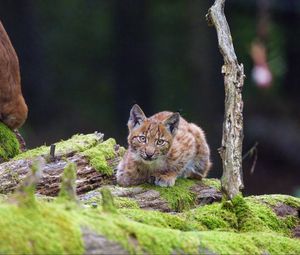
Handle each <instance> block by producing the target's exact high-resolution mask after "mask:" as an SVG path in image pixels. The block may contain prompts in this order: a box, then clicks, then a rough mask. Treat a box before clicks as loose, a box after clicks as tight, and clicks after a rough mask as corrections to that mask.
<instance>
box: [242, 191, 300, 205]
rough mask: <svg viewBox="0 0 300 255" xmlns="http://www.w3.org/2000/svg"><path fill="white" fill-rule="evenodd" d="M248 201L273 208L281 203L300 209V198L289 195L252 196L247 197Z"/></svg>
mask: <svg viewBox="0 0 300 255" xmlns="http://www.w3.org/2000/svg"><path fill="white" fill-rule="evenodd" d="M246 199H247V200H254V201H260V202H264V203H266V204H269V205H272V206H276V205H278V204H279V203H283V204H286V205H289V206H292V207H295V208H299V207H300V198H298V197H292V196H288V195H279V194H272V195H261V196H250V197H247V198H246Z"/></svg>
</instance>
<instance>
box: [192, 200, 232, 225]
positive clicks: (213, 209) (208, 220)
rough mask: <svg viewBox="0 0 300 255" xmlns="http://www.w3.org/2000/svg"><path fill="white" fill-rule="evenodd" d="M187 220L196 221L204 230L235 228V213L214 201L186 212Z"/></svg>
mask: <svg viewBox="0 0 300 255" xmlns="http://www.w3.org/2000/svg"><path fill="white" fill-rule="evenodd" d="M186 220H187V221H191V220H192V221H197V222H198V223H199V224H201V225H202V226H204V227H205V229H206V230H227V231H233V230H235V229H237V217H236V215H235V213H233V212H232V211H229V210H227V209H224V208H223V206H222V204H220V203H214V204H211V205H205V206H203V207H199V208H197V209H194V210H190V211H188V212H187V213H186Z"/></svg>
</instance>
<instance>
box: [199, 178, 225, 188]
mask: <svg viewBox="0 0 300 255" xmlns="http://www.w3.org/2000/svg"><path fill="white" fill-rule="evenodd" d="M202 183H203V184H204V185H206V186H209V187H214V188H216V189H217V190H221V182H220V180H219V179H215V178H203V179H202Z"/></svg>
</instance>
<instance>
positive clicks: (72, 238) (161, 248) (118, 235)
mask: <svg viewBox="0 0 300 255" xmlns="http://www.w3.org/2000/svg"><path fill="white" fill-rule="evenodd" d="M236 203H238V201H236ZM240 203H241V202H240V201H239V204H240ZM246 204H247V205H248V207H251V204H250V205H249V204H248V202H246ZM234 206H235V204H234V205H233V207H232V208H234ZM242 206H244V205H243V204H242ZM232 208H230V207H227V206H225V208H223V206H222V204H217V203H216V204H212V205H208V206H204V207H202V208H197V209H194V210H191V211H189V212H184V213H182V214H178V215H170V214H167V213H162V212H154V211H143V210H141V209H119V213H110V212H108V211H107V210H106V211H103V210H99V209H91V208H82V207H75V208H74V209H73V210H66V209H65V207H64V205H63V204H57V203H52V202H44V201H37V207H36V208H35V209H32V208H20V207H16V206H15V205H11V204H5V203H2V204H0V229H1V231H0V253H26V254H28V253H31V254H32V253H36V254H63V253H72V254H81V253H83V244H82V240H81V236H80V228H82V227H86V228H88V229H91V230H92V231H94V232H96V233H99V234H101V235H104V236H105V237H106V238H108V239H109V240H112V241H115V242H117V243H120V244H121V245H122V246H123V247H124V248H125V249H126V250H128V251H129V252H130V253H148V254H171V253H176V252H177V253H186V254H197V253H204V252H208V253H218V254H262V253H268V254H286V253H289V254H299V253H300V241H299V240H296V239H291V238H288V237H285V236H284V235H282V233H276V232H252V231H250V232H239V233H236V231H238V230H237V229H236V223H235V222H236V219H235V218H234V216H232V215H230V213H232V214H234V212H233V211H232V210H231V209H232ZM201 209H203V212H201ZM215 211H219V212H218V213H215ZM209 214H215V217H216V218H217V217H220V218H222V220H223V222H221V221H220V222H221V223H220V222H219V223H218V224H219V225H218V224H208V223H207V221H205V219H204V218H206V217H209ZM224 214H225V215H224ZM227 214H228V215H227ZM210 222H212V220H211V221H210ZM215 222H217V221H215ZM192 224H198V226H197V225H194V226H193V225H192ZM202 224H203V225H204V226H205V227H206V228H208V226H209V227H210V228H212V229H215V230H211V231H200V230H201V229H200V228H201V226H202ZM216 225H218V227H217V228H215V226H216ZM191 226H192V227H191ZM220 226H221V227H220ZM197 227H200V228H199V229H197ZM216 229H219V231H216ZM220 229H222V231H220ZM2 230H3V231H2ZM225 230H226V231H225Z"/></svg>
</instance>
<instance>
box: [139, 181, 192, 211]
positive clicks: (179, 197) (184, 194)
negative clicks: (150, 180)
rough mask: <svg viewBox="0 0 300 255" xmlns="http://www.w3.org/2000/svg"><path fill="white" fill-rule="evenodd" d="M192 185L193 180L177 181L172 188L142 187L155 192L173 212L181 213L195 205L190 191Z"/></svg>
mask: <svg viewBox="0 0 300 255" xmlns="http://www.w3.org/2000/svg"><path fill="white" fill-rule="evenodd" d="M194 184H195V180H189V179H178V180H176V183H175V185H174V186H173V187H159V186H154V185H150V184H145V185H143V187H144V188H146V189H153V190H157V191H158V192H159V193H160V195H161V197H162V198H164V199H165V200H166V201H167V202H168V203H169V205H170V207H171V208H172V209H173V210H175V211H178V212H181V211H183V210H187V209H190V208H191V207H193V206H194V204H195V194H194V193H193V192H192V191H191V190H190V188H191V187H192V186H193V185H194Z"/></svg>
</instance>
